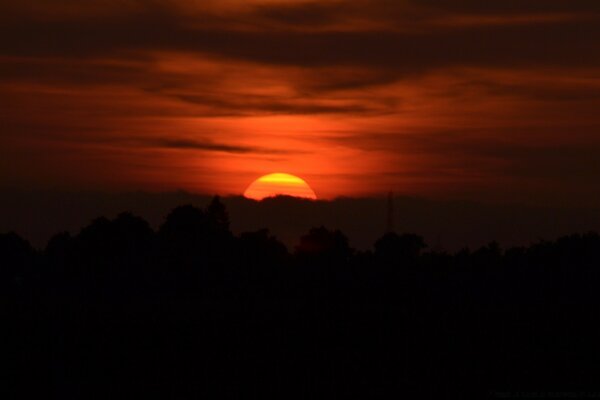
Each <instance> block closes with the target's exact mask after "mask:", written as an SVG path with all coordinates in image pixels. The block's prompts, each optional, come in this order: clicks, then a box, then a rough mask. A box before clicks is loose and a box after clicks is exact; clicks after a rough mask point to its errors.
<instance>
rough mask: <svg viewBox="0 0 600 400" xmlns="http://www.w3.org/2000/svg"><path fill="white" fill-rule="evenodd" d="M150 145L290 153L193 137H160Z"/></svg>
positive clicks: (226, 151)
mask: <svg viewBox="0 0 600 400" xmlns="http://www.w3.org/2000/svg"><path fill="white" fill-rule="evenodd" d="M145 143H146V144H148V145H151V146H153V147H154V146H156V147H160V148H169V149H182V150H201V151H218V152H225V153H236V154H247V153H258V154H290V153H291V151H288V150H277V149H266V148H260V147H252V146H235V145H227V144H223V143H214V142H210V141H197V140H191V139H169V138H167V139H159V140H151V141H147V142H145Z"/></svg>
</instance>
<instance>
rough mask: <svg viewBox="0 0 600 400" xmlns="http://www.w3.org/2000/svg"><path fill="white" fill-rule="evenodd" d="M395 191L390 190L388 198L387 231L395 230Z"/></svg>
mask: <svg viewBox="0 0 600 400" xmlns="http://www.w3.org/2000/svg"><path fill="white" fill-rule="evenodd" d="M394 231H395V229H394V192H392V191H390V192H389V193H388V198H387V227H386V233H392V232H394Z"/></svg>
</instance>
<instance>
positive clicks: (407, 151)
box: [0, 0, 600, 205]
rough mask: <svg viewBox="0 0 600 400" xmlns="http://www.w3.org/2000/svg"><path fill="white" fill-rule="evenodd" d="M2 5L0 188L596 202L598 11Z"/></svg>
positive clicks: (368, 5)
mask: <svg viewBox="0 0 600 400" xmlns="http://www.w3.org/2000/svg"><path fill="white" fill-rule="evenodd" d="M23 3H24V2H22V1H16V0H15V1H12V2H11V1H8V2H3V4H2V5H0V31H1V35H0V36H1V39H0V106H1V107H0V124H1V125H0V126H1V132H0V184H1V185H2V186H7V187H19V188H63V189H70V190H88V189H98V190H109V191H115V190H177V189H185V190H189V191H194V192H200V193H215V192H216V193H220V194H241V193H242V192H243V191H244V190H245V188H246V187H247V186H248V184H249V183H250V182H252V181H253V180H254V179H256V178H257V177H259V176H261V175H264V174H267V173H271V172H287V173H291V174H296V175H299V176H302V177H303V178H304V179H306V180H307V181H308V182H309V184H310V185H311V187H312V188H313V189H314V190H315V192H316V193H317V195H318V196H319V197H320V198H334V197H336V196H371V195H377V196H380V195H382V194H384V193H386V192H387V191H389V190H394V191H395V192H397V193H402V194H409V195H417V196H428V197H443V198H448V197H451V198H470V199H478V200H487V201H509V202H513V201H517V202H528V203H535V204H545V203H553V204H554V203H567V204H575V205H576V204H582V205H597V204H598V203H599V202H600V185H598V184H597V182H598V180H599V178H600V162H599V161H598V160H600V113H599V112H598V110H600V4H599V3H598V2H597V1H577V0H575V1H569V2H565V1H562V0H561V1H558V0H548V1H545V2H539V1H533V0H522V1H518V2H517V1H503V2H497V3H498V4H495V5H490V4H488V2H481V1H468V0H461V1H451V0H428V1H418V2H417V1H391V0H373V1H366V0H355V1H319V2H317V1H313V2H311V1H274V0H271V1H234V0H228V1H183V0H182V1H177V0H171V1H167V0H163V1H160V0H154V1H145V2H140V1H134V0H124V1H116V0H112V1H111V0H108V1H99V0H95V1H86V2H81V1H75V0H60V1H53V2H48V1H43V0H33V1H29V2H26V4H23Z"/></svg>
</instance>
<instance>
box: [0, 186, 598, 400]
mask: <svg viewBox="0 0 600 400" xmlns="http://www.w3.org/2000/svg"><path fill="white" fill-rule="evenodd" d="M0 266H1V267H0V289H1V291H2V297H3V304H4V305H5V307H3V309H4V312H3V314H4V318H3V319H4V321H5V324H4V326H5V332H6V333H7V338H6V340H5V341H4V344H5V346H4V347H5V350H6V351H5V352H4V353H5V354H6V357H5V361H6V363H7V365H8V366H9V367H10V368H9V370H10V373H9V374H6V375H4V378H3V379H4V381H5V382H4V384H3V386H4V388H5V389H6V390H7V391H8V394H9V397H8V398H18V397H22V398H30V397H31V396H34V395H35V396H43V397H44V398H54V397H57V398H63V399H71V398H72V399H81V398H111V397H112V398H123V397H133V396H135V397H136V398H137V397H146V398H147V397H153V398H163V399H164V398H173V399H187V398H190V399H191V398H198V397H199V396H210V397H211V398H243V399H245V398H251V397H264V396H267V395H273V396H279V397H293V398H303V399H306V398H334V399H335V398H350V397H356V396H357V395H361V396H368V398H390V397H393V396H395V395H415V396H419V397H432V396H440V395H448V394H453V395H458V396H463V397H466V396H468V395H477V396H478V397H481V396H482V395H483V396H488V397H490V396H491V397H498V396H502V395H506V394H507V393H528V392H531V393H534V392H540V391H547V392H551V393H560V392H565V393H571V394H572V393H588V392H584V391H587V390H593V389H599V387H598V384H597V382H598V370H597V369H598V365H600V364H599V362H600V357H599V356H600V341H599V340H598V337H600V335H599V334H600V329H599V328H598V323H597V321H598V318H599V315H600V313H599V311H600V293H599V291H598V287H599V284H600V237H599V236H598V234H596V233H586V234H573V235H569V236H564V237H561V238H559V239H557V240H554V241H540V242H538V243H534V244H532V245H530V246H527V247H515V248H510V249H502V248H501V247H500V246H499V245H498V244H497V243H490V244H489V245H487V246H484V247H482V248H479V249H477V250H474V251H470V250H468V249H464V250H462V251H459V252H457V253H453V254H449V253H446V252H442V251H435V250H430V249H428V247H427V245H426V243H425V242H424V240H423V239H422V238H421V237H420V236H418V235H414V234H409V233H407V234H396V233H387V234H385V235H383V236H382V237H381V238H380V239H379V240H377V241H376V242H375V243H374V246H373V249H371V250H368V251H356V250H354V249H352V248H351V247H350V245H349V243H348V239H347V237H346V236H345V235H344V234H343V233H342V232H340V231H339V230H331V229H327V228H325V227H316V228H313V229H311V230H310V231H309V232H307V233H306V234H305V235H304V236H302V237H301V238H300V240H299V243H298V245H297V246H296V247H295V248H294V249H293V251H291V252H290V251H288V249H287V248H286V246H284V245H283V244H282V243H281V242H280V241H279V240H277V238H276V237H274V236H272V235H271V234H270V233H269V231H268V230H266V229H264V230H259V231H256V232H246V233H242V234H240V235H237V236H236V235H234V234H232V232H231V230H230V228H229V218H228V214H227V210H226V209H225V207H224V205H223V204H222V203H221V201H220V200H219V198H218V197H215V198H214V199H213V200H212V202H211V203H210V204H209V205H208V206H207V207H206V208H198V207H194V206H191V205H186V206H181V207H177V208H175V209H174V210H172V211H171V213H170V214H169V215H168V216H167V217H166V219H165V221H164V223H163V224H162V225H161V226H160V227H159V229H158V230H156V231H154V230H153V229H151V227H150V226H149V224H148V223H147V222H146V221H145V220H143V219H142V218H140V217H137V216H134V215H132V214H130V213H123V214H120V215H118V216H117V217H116V218H114V219H112V220H109V219H107V218H104V217H101V218H98V219H96V220H94V221H92V222H91V224H89V225H88V226H86V227H84V228H83V229H82V230H81V231H80V232H79V233H78V234H76V235H71V234H69V233H60V234H57V235H55V236H54V237H53V238H52V239H51V240H50V241H49V242H48V244H47V246H46V248H45V249H44V250H42V251H36V250H34V249H33V248H32V247H31V246H30V245H29V244H28V242H27V241H26V240H24V239H22V238H20V237H19V236H18V235H16V234H14V233H8V234H2V235H0Z"/></svg>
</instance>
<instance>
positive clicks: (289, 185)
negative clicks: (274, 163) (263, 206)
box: [244, 172, 317, 200]
mask: <svg viewBox="0 0 600 400" xmlns="http://www.w3.org/2000/svg"><path fill="white" fill-rule="evenodd" d="M281 195H283V196H292V197H301V198H304V199H312V200H316V199H317V195H316V194H315V192H314V191H313V190H312V189H311V188H310V186H308V183H306V181H304V179H302V178H298V177H297V176H294V175H290V174H284V173H280V172H277V173H274V174H268V175H264V176H261V177H260V178H258V179H257V180H255V181H254V182H252V183H251V184H250V186H248V189H246V191H245V192H244V197H247V198H249V199H254V200H262V199H264V198H267V197H274V196H281Z"/></svg>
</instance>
